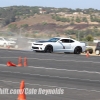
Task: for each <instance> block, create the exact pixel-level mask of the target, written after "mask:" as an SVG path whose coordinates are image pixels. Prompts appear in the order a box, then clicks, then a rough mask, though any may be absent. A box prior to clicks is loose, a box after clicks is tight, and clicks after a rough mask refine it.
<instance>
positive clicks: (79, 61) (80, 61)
mask: <svg viewBox="0 0 100 100" xmlns="http://www.w3.org/2000/svg"><path fill="white" fill-rule="evenodd" d="M0 58H1V59H4V58H12V59H13V58H19V57H0ZM22 59H23V58H22ZM27 59H28V60H41V61H57V62H75V63H77V62H78V63H95V64H96V63H97V64H100V62H96V61H82V60H58V59H40V58H27Z"/></svg>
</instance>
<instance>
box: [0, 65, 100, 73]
mask: <svg viewBox="0 0 100 100" xmlns="http://www.w3.org/2000/svg"><path fill="white" fill-rule="evenodd" d="M0 67H7V65H5V64H0ZM27 67H29V68H33V69H46V70H56V71H66V72H67V71H68V72H78V73H89V74H100V72H97V71H87V70H69V69H57V68H54V67H53V68H47V67H37V66H27ZM2 72H9V71H2ZM16 73H19V72H16Z"/></svg>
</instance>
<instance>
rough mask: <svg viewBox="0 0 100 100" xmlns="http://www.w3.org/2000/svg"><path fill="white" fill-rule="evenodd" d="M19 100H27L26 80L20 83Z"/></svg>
mask: <svg viewBox="0 0 100 100" xmlns="http://www.w3.org/2000/svg"><path fill="white" fill-rule="evenodd" d="M17 100H26V95H25V82H24V80H22V81H21V83H20V93H19V95H18V99H17Z"/></svg>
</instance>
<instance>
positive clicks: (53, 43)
mask: <svg viewBox="0 0 100 100" xmlns="http://www.w3.org/2000/svg"><path fill="white" fill-rule="evenodd" d="M32 49H33V50H34V51H36V52H38V51H43V52H49V53H52V52H64V53H67V52H69V53H74V54H80V53H82V52H84V51H85V50H86V45H85V43H82V42H79V41H77V40H74V39H72V38H63V37H54V38H51V39H49V40H47V41H36V42H33V43H32Z"/></svg>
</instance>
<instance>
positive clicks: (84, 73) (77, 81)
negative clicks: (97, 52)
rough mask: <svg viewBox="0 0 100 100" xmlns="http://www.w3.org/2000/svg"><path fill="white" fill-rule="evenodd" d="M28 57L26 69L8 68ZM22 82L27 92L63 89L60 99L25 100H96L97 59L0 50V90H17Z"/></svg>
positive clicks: (0, 99)
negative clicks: (28, 90) (29, 89)
mask: <svg viewBox="0 0 100 100" xmlns="http://www.w3.org/2000/svg"><path fill="white" fill-rule="evenodd" d="M19 56H21V57H22V58H24V57H27V59H28V67H7V66H6V62H7V61H12V62H13V63H15V64H18V57H19ZM21 80H25V87H26V88H35V89H39V88H43V89H56V88H57V89H59V88H61V89H64V94H62V95H39V94H37V95H35V94H33V95H27V100H99V99H100V57H99V56H98V57H92V56H90V57H89V58H86V56H85V55H83V56H82V55H74V54H55V53H52V54H49V53H35V52H32V51H17V50H16V51H15V50H3V49H1V50H0V88H9V89H11V88H13V89H15V88H16V89H18V88H19V84H20V81H21ZM17 96H18V95H1V94H0V100H15V99H17Z"/></svg>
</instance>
